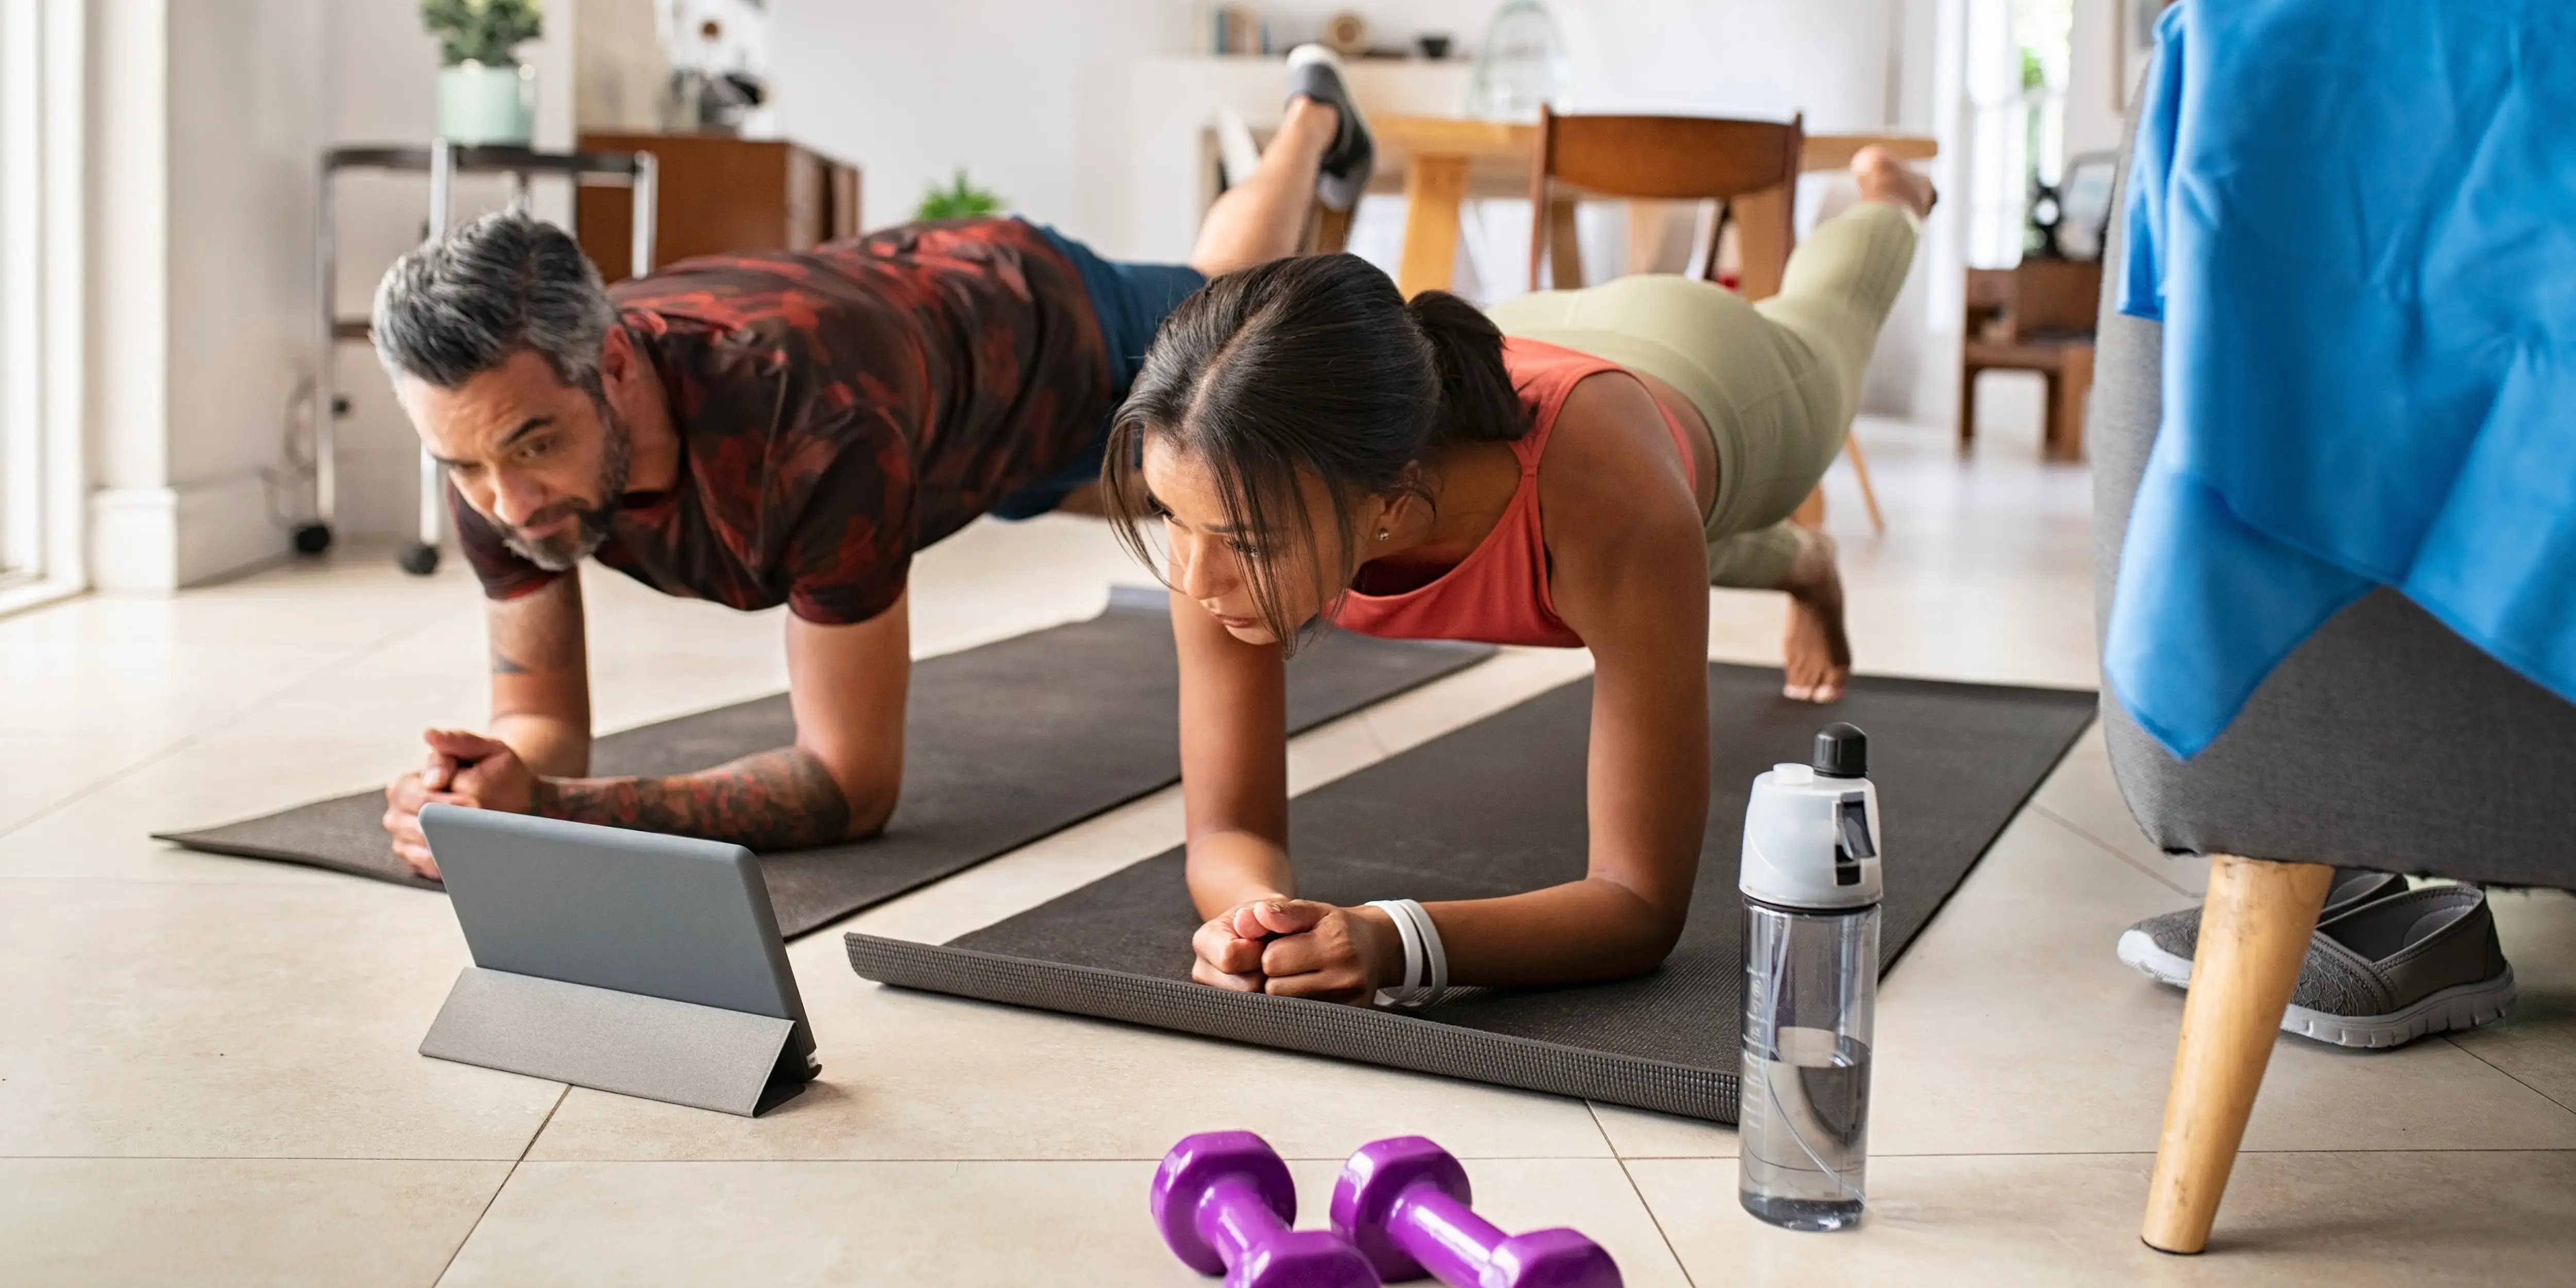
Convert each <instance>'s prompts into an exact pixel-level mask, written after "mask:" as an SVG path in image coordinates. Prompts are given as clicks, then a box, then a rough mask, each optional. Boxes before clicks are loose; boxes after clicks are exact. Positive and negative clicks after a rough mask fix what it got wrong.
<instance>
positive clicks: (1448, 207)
mask: <svg viewBox="0 0 2576 1288" xmlns="http://www.w3.org/2000/svg"><path fill="white" fill-rule="evenodd" d="M1369 128H1370V130H1371V131H1373V132H1374V133H1375V134H1376V136H1377V153H1378V169H1377V173H1378V176H1379V177H1378V179H1377V180H1376V181H1375V182H1373V183H1372V184H1371V185H1370V189H1371V191H1389V192H1391V191H1395V190H1396V189H1397V187H1398V185H1401V190H1402V191H1403V193H1404V201H1405V210H1404V252H1403V254H1402V256H1401V257H1400V258H1399V259H1398V261H1397V269H1396V275H1395V280H1396V285H1397V286H1398V287H1400V288H1402V290H1403V291H1404V293H1405V295H1407V296H1408V297H1409V296H1412V295H1414V294H1416V293H1418V292H1421V291H1426V290H1438V289H1445V288H1447V287H1448V286H1449V284H1450V279H1451V277H1452V275H1453V273H1454V271H1455V267H1456V264H1457V262H1458V236H1459V224H1458V213H1459V209H1460V208H1461V207H1462V206H1464V205H1465V204H1466V202H1467V201H1469V200H1470V199H1483V198H1489V197H1492V198H1509V199H1521V200H1526V199H1527V198H1528V196H1529V191H1530V186H1529V185H1530V162H1531V153H1532V152H1533V151H1534V150H1535V149H1536V148H1537V147H1538V126H1536V125H1534V124H1521V123H1518V122H1510V121H1481V120H1471V119H1468V118H1465V117H1455V116H1381V117H1375V118H1372V119H1371V120H1370V121H1369ZM1871 144H1877V145H1878V146H1880V147H1883V148H1886V149H1887V150H1888V151H1889V152H1892V153H1894V154H1895V155H1896V157H1897V158H1898V159H1899V160H1904V161H1922V160H1927V159H1929V158H1931V157H1933V156H1936V155H1938V154H1939V152H1940V147H1939V145H1938V144H1937V143H1935V142H1934V141H1933V140H1932V139H1931V138H1929V137H1926V136H1924V135H1919V134H1810V135H1808V136H1807V137H1806V148H1805V151H1804V152H1803V153H1802V154H1801V156H1800V160H1799V165H1800V168H1801V169H1804V170H1839V169H1841V168H1843V167H1844V166H1847V165H1850V164H1851V159H1852V156H1853V154H1854V153H1857V152H1859V151H1860V150H1861V149H1862V148H1864V147H1868V146H1869V145H1871ZM1667 204H1668V203H1663V202H1655V203H1643V202H1639V203H1632V206H1649V205H1651V207H1653V209H1654V213H1655V215H1656V217H1658V218H1659V217H1660V214H1661V210H1662V208H1663V207H1664V206H1666V205H1667ZM1572 206H1573V199H1572V198H1570V197H1569V198H1563V199H1559V200H1555V201H1551V202H1550V203H1549V207H1550V209H1549V212H1548V218H1549V228H1550V230H1551V236H1552V237H1553V238H1555V242H1554V244H1552V245H1551V246H1550V256H1549V258H1550V259H1551V260H1553V261H1554V262H1555V264H1556V265H1557V271H1556V278H1555V282H1554V284H1556V285H1559V286H1571V285H1577V284H1579V281H1578V280H1577V278H1576V276H1575V275H1576V274H1577V273H1578V271H1579V269H1578V264H1579V258H1578V256H1577V255H1576V254H1575V252H1574V247H1573V244H1572V242H1573V236H1574V221H1573V220H1572V219H1571V218H1566V217H1563V216H1564V215H1565V213H1566V212H1567V211H1568V210H1570V209H1571V207H1572ZM1347 219H1348V217H1347V216H1346V215H1345V216H1341V217H1338V218H1330V219H1328V220H1327V222H1326V223H1325V225H1324V226H1323V227H1322V228H1320V229H1319V230H1318V238H1319V240H1320V241H1321V242H1323V243H1324V245H1325V246H1327V247H1328V248H1335V247H1338V246H1339V244H1340V240H1341V238H1342V236H1343V235H1344V234H1346V233H1347V231H1348V223H1347ZM1632 219H1634V220H1637V223H1636V224H1635V225H1632V226H1642V223H1643V219H1642V212H1635V211H1632Z"/></svg>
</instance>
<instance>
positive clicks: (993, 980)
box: [842, 932, 1736, 1122]
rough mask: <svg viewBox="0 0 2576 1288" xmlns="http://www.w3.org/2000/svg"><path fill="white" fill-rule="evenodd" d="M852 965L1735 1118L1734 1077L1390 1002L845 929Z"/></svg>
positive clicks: (1527, 1086)
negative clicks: (1379, 1004)
mask: <svg viewBox="0 0 2576 1288" xmlns="http://www.w3.org/2000/svg"><path fill="white" fill-rule="evenodd" d="M842 939H843V942H845V943H846V944H847V945H848V948H849V954H850V968H851V969H852V970H854V971H857V972H858V974H859V975H860V976H861V977H862V978H865V979H872V980H875V981H877V982H878V983H881V984H889V985H892V986H894V987H897V988H909V989H916V990H920V991H923V992H931V993H944V994H948V995H950V996H954V997H967V998H973V999H976V1000H978V1001H986V1002H1003V1003H1007V1004H1010V1005H1013V1006H1025V1007H1033V1008H1036V1009H1040V1010H1048V1011H1057V1012H1061V1013H1063V1014H1067V1015H1082V1016H1089V1017H1091V1018H1094V1019H1103V1020H1118V1021H1121V1022H1124V1023H1128V1024H1137V1025H1143V1026H1145V1027H1148V1028H1157V1029H1164V1030H1167V1031H1170V1032H1174V1033H1184V1034H1189V1035H1191V1036H1194V1037H1211V1038H1221V1039H1224V1040H1227V1041H1233V1042H1243V1043H1248V1044H1251V1045H1255V1046H1266V1047H1272V1048H1276V1049H1278V1050H1282V1051H1297V1052H1302V1053H1304V1054H1308V1055H1321V1056H1331V1057H1334V1058H1337V1059H1343V1060H1356V1061H1360V1062H1363V1063H1368V1064H1378V1065H1385V1066H1387V1067H1389V1068H1396V1069H1406V1070H1411V1071H1412V1072H1415V1073H1428V1074H1435V1075H1438V1076H1441V1077H1449V1078H1463V1079H1467V1080H1469V1081H1473V1082H1486V1083H1492V1084H1494V1085H1496V1086H1504V1087H1514V1088H1518V1089H1521V1090H1525V1091H1539V1092H1546V1093H1549V1094H1551V1095H1561V1096H1580V1097H1582V1098H1584V1099H1586V1100H1598V1101H1602V1102H1604V1103H1607V1104H1615V1105H1626V1106H1629V1107H1631V1108H1636V1109H1647V1110H1653V1111H1656V1112H1658V1113H1668V1114H1680V1115H1684V1116H1686V1117H1691V1118H1704V1119H1709V1120H1712V1121H1716V1122H1733V1121H1735V1108H1736V1106H1735V1097H1736V1077H1735V1075H1734V1074H1733V1073H1730V1072H1719V1071H1716V1070H1711V1069H1694V1068H1690V1067H1688V1066H1685V1065H1678V1064H1672V1063H1668V1062H1665V1061H1660V1060H1645V1059H1639V1058H1637V1057H1634V1056H1623V1055H1618V1054H1615V1053H1612V1052H1607V1051H1594V1050H1587V1049H1585V1048H1582V1047H1574V1046H1566V1045H1563V1044H1561V1043H1555V1042H1541V1041H1537V1040H1534V1039H1531V1038H1524V1037H1516V1036H1513V1035H1511V1034H1507V1033H1488V1032H1483V1031H1480V1030H1474V1029H1461V1028H1457V1027H1454V1026H1452V1025H1447V1024H1438V1023H1433V1022H1431V1021H1428V1020H1420V1019H1415V1018H1414V1017H1412V1016H1409V1015H1403V1014H1398V1013H1394V1012H1388V1011H1374V1010H1367V1009H1364V1008H1361V1007H1355V1006H1339V1005H1335V1004H1332V1003H1329V1002H1316V1001H1310V1000H1308V999H1305V998H1295V997H1271V996H1268V995H1266V994H1252V993H1232V992H1227V991H1226V990H1224V989H1217V988H1209V987H1207V986H1206V985H1203V984H1193V983H1182V982H1177V981H1173V980H1165V979H1155V978H1152V977H1150V976H1145V975H1131V974H1128V973H1126V972H1123V971H1110V970H1100V969H1097V968H1094V967H1088V966H1074V965H1067V964H1063V963H1056V962H1032V961H1026V960H1023V959H1020V958H1016V957H1005V956H1001V955H999V954H996V953H984V952H977V951H975V950H974V949H971V948H949V947H946V946H944V945H938V944H917V943H912V942H909V941H906V940H901V939H883V938H879V937H877V936H875V935H862V934H859V933H856V932H849V933H846V934H844V935H843V936H842Z"/></svg>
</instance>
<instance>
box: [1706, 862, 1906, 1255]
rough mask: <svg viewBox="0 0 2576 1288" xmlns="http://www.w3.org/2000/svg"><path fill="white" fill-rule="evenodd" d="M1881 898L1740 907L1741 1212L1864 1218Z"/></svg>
mask: <svg viewBox="0 0 2576 1288" xmlns="http://www.w3.org/2000/svg"><path fill="white" fill-rule="evenodd" d="M1878 923H1879V915H1878V907H1877V905H1875V904H1872V905H1870V906H1868V907H1863V908H1853V909H1846V910H1841V911H1832V912H1825V911H1800V910H1794V909H1788V908H1777V907H1773V906H1771V905H1769V904H1765V903H1761V902H1758V901H1755V900H1752V899H1747V900H1746V901H1745V904H1744V1064H1743V1081H1742V1083H1741V1088H1742V1092H1741V1096H1740V1097H1739V1103H1738V1110H1737V1129H1738V1132H1739V1136H1738V1149H1739V1163H1738V1175H1739V1184H1738V1190H1739V1197H1740V1198H1741V1199H1742V1200H1743V1203H1744V1210H1745V1211H1747V1212H1750V1213H1752V1214H1753V1215H1754V1216H1756V1217H1759V1218H1761V1219H1762V1220H1765V1221H1768V1222H1770V1223H1772V1224H1773V1225H1780V1226H1786V1227H1788V1228H1790V1229H1793V1230H1838V1229H1841V1228H1842V1227H1844V1226H1847V1225H1850V1224H1852V1223H1853V1222H1855V1221H1858V1220H1859V1219H1860V1214H1861V1198H1862V1191H1863V1189H1864V1182H1865V1179H1866V1175H1867V1170H1868V1159H1869V1064H1870V1049H1869V1048H1870V1037H1871V1034H1870V1023H1871V1016H1872V1011H1873V1009H1874V1004H1875V1001H1876V998H1877V993H1878Z"/></svg>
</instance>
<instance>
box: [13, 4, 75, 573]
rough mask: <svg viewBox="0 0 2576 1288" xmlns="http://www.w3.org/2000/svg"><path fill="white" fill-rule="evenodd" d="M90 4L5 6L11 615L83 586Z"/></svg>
mask: <svg viewBox="0 0 2576 1288" xmlns="http://www.w3.org/2000/svg"><path fill="white" fill-rule="evenodd" d="M84 35H85V33H84V28H83V5H82V3H81V0H16V2H12V3H0V609H6V608H10V607H16V606H19V605H21V604H24V603H26V602H31V601H33V600H35V599H38V598H50V597H52V596H54V595H59V594H63V593H68V592H69V591H73V590H78V589H79V588H80V586H81V584H82V569H81V559H80V545H81V543H80V534H81V526H80V524H81V518H82V516H81V513H80V501H81V497H80V485H81V474H80V460H81V447H80V418H81V404H80V387H81V365H80V364H81V347H80V346H81V312H80V294H79V292H80V279H81V268H82V261H81V241H80V237H79V215H80V205H79V202H80V200H81V195H82V194H81V187H82V183H81V180H82V170H81V156H82V152H81V133H80V132H81V128H82V121H83V116H82V111H81V93H82V85H81V79H80V67H81V59H82V45H83V40H84Z"/></svg>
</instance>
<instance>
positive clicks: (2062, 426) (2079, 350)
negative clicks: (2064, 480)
mask: <svg viewBox="0 0 2576 1288" xmlns="http://www.w3.org/2000/svg"><path fill="white" fill-rule="evenodd" d="M2055 392H2056V394H2057V407H2056V409H2055V412H2054V413H2053V415H2052V416H2051V417H2050V420H2051V422H2052V425H2053V428H2054V430H2055V432H2054V433H2052V434H2050V435H2049V439H2048V454H2049V455H2050V456H2051V457H2053V458H2055V459H2057V460H2061V461H2080V460H2083V459H2084V401H2085V399H2086V398H2087V397H2089V396H2091V394H2092V392H2093V346H2091V345H2089V344H2086V345H2069V346H2067V349H2066V358H2065V361H2064V363H2063V364H2061V366H2060V369H2059V375H2058V378H2057V388H2056V390H2055Z"/></svg>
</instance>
